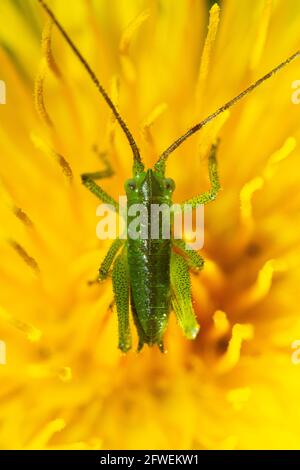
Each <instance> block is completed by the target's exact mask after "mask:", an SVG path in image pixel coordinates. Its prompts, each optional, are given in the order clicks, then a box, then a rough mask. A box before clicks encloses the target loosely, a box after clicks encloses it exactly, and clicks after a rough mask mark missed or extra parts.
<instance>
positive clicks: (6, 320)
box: [0, 0, 300, 449]
mask: <svg viewBox="0 0 300 470" xmlns="http://www.w3.org/2000/svg"><path fill="white" fill-rule="evenodd" d="M49 5H50V6H51V8H53V10H54V11H55V13H56V14H57V17H58V18H59V19H60V20H61V22H62V24H63V25H64V26H65V28H66V30H67V31H68V32H69V33H70V35H71V37H72V38H73V39H74V41H75V42H76V44H77V45H78V47H79V48H80V50H81V51H82V52H83V54H84V56H85V57H86V58H87V60H88V61H89V62H90V64H91V65H92V66H93V68H94V69H95V70H96V72H97V74H98V75H99V77H100V79H101V81H102V83H103V84H104V86H105V87H106V89H107V90H109V92H110V94H111V96H112V98H113V101H114V102H115V103H116V104H117V106H118V108H119V110H120V112H121V114H122V116H123V117H124V118H125V119H126V121H127V123H128V125H129V127H130V129H131V130H132V132H133V134H134V135H135V137H136V139H137V141H138V144H139V147H140V149H141V152H142V155H143V158H144V161H145V163H146V164H147V166H152V165H153V163H154V162H155V161H156V159H157V158H158V155H159V153H160V152H161V151H163V150H164V149H165V148H166V147H167V146H168V145H169V144H170V143H172V141H174V140H175V138H177V137H179V136H180V135H181V134H182V133H183V132H184V131H185V130H186V129H187V128H188V127H190V126H191V125H193V124H194V123H196V122H198V121H199V120H201V118H204V117H205V116H206V115H207V114H208V113H210V112H212V111H214V109H215V108H217V107H218V106H220V105H221V104H222V103H223V102H224V101H226V100H228V99H230V98H231V97H233V96H234V95H236V94H237V93H239V92H240V91H241V90H242V89H243V88H245V87H246V86H248V85H249V84H250V83H251V82H252V81H254V80H256V79H257V78H258V77H260V76H261V75H262V74H264V73H266V72H267V71H269V69H271V68H273V67H274V66H275V65H277V63H279V62H281V61H282V60H284V59H285V58H287V57H288V56H289V55H291V54H292V53H293V52H295V51H296V50H297V49H299V46H300V30H299V21H300V7H299V1H298V0H273V1H272V0H255V1H253V0H243V1H242V2H241V1H238V0H223V1H222V2H220V4H219V6H218V5H217V4H215V5H213V3H212V2H207V1H204V0H176V2H175V1H172V0H130V1H128V0H110V1H106V0H73V2H72V7H71V8H70V5H69V2H64V1H58V0H49ZM210 8H211V10H210ZM0 17H1V23H0V45H1V48H0V79H1V80H4V81H5V83H6V87H7V104H6V105H1V106H0V119H1V126H0V156H1V164H0V193H1V194H0V217H1V225H0V236H1V245H0V259H1V264H0V339H1V340H2V341H5V343H6V361H7V363H6V365H0V376H1V387H0V446H1V448H3V449H101V448H103V449H117V448H118V449H137V448H144V449H264V448H267V449H271V448H272V449H287V448H293V449H295V448H298V449H299V448H300V431H299V422H300V409H299V393H300V365H299V366H297V365H296V364H293V362H292V360H291V356H292V353H293V349H292V347H291V344H292V342H293V341H294V340H297V339H300V317H299V305H298V303H299V282H300V266H299V260H300V247H299V236H300V216H299V214H300V191H299V184H300V173H299V172H300V163H299V158H300V153H299V152H300V150H299V140H300V129H299V117H300V105H299V106H297V105H295V104H293V103H292V101H291V95H292V91H293V90H292V83H293V81H294V80H297V79H300V60H299V59H298V61H295V62H293V63H292V64H290V65H289V66H288V67H287V68H286V69H284V71H282V72H280V73H279V74H278V75H276V76H275V77H273V78H272V79H271V80H269V81H268V82H267V83H265V84H264V85H262V86H261V87H260V88H259V89H258V90H257V91H255V92H254V93H252V94H251V95H249V96H248V97H247V98H245V99H244V100H243V102H241V103H239V104H238V105H237V106H236V107H235V108H233V109H231V110H230V112H227V113H225V114H224V115H221V116H220V117H219V118H218V119H217V120H215V121H214V122H212V123H211V124H210V125H208V126H207V127H206V128H205V129H203V130H202V131H201V132H199V133H198V134H197V135H195V136H194V137H192V138H191V139H189V141H187V142H186V143H185V144H184V145H182V146H181V147H180V149H178V150H177V151H176V152H174V154H172V155H171V156H170V161H169V164H168V172H167V173H168V176H170V177H172V178H174V179H175V181H176V185H177V189H176V191H175V195H174V198H175V201H182V200H184V199H187V198H190V197H192V196H193V195H196V194H198V193H200V192H202V191H204V190H206V189H207V188H208V186H209V181H208V171H207V152H208V149H209V146H210V145H211V143H212V142H213V141H214V139H215V138H216V136H219V137H220V138H221V144H220V150H219V166H220V178H221V183H222V192H221V193H220V194H219V196H218V198H217V200H216V201H215V202H213V203H212V204H211V205H209V206H207V208H206V210H205V227H206V233H205V246H204V249H203V250H202V251H201V253H202V254H203V256H204V257H205V259H206V265H205V269H204V271H203V272H201V273H200V274H199V275H198V276H196V275H192V282H193V294H194V300H195V310H196V312H197V316H198V319H199V322H200V324H201V331H200V333H199V336H198V338H197V339H196V340H195V341H188V340H186V339H185V338H184V337H183V335H182V333H181V331H180V329H179V327H178V325H177V324H176V321H175V319H174V318H173V315H172V316H171V320H170V324H169V328H168V331H167V334H166V341H165V342H166V347H167V351H168V352H167V353H166V354H161V353H160V351H159V350H158V348H152V349H150V348H144V350H143V351H142V352H141V353H139V354H137V353H136V352H135V351H134V350H133V351H132V352H130V353H128V354H127V355H124V354H122V353H121V352H120V351H119V350H118V349H117V318H116V314H115V312H111V310H110V309H109V305H110V303H111V301H112V298H113V296H112V288H111V282H110V281H107V282H105V283H104V284H101V285H93V286H89V285H88V281H89V280H90V279H93V278H95V276H96V274H97V270H98V267H99V264H100V262H101V260H102V258H103V256H104V255H105V252H106V250H107V248H108V246H109V241H105V242H104V241H100V240H98V239H97V238H96V235H95V227H96V223H97V219H96V215H95V210H96V207H97V205H98V202H99V201H97V199H96V198H94V197H93V195H91V194H90V193H89V192H88V191H87V190H86V189H85V188H84V187H83V186H82V185H81V182H80V174H81V173H83V172H87V171H95V170H97V169H101V165H102V163H101V161H100V160H99V158H98V157H97V155H96V154H95V152H93V150H92V148H93V146H95V145H97V147H98V150H99V151H100V152H107V155H108V158H109V159H110V160H111V162H112V165H113V167H114V169H115V172H116V173H115V176H114V177H113V178H112V179H107V180H103V186H104V188H105V189H107V191H109V192H110V193H111V194H112V195H113V196H115V197H118V195H119V194H124V191H123V182H124V180H125V179H126V178H128V177H129V176H130V174H131V166H132V161H131V152H130V148H128V145H127V142H126V140H125V138H124V136H123V135H122V133H121V131H120V130H119V128H118V127H117V126H116V123H115V122H114V120H113V119H112V116H111V112H110V111H109V109H107V107H106V105H105V103H104V102H103V100H102V98H101V96H99V95H98V94H97V91H96V89H95V88H94V87H93V84H92V83H91V81H90V79H89V77H88V76H87V74H86V72H85V71H84V69H83V68H82V66H81V64H79V63H78V61H77V60H76V58H75V57H74V56H73V54H72V52H71V50H70V48H69V47H68V45H67V44H66V43H65V42H64V40H63V38H62V37H61V35H60V34H59V33H58V32H57V30H56V29H55V28H51V25H50V24H49V22H48V18H47V17H46V15H45V13H44V11H43V10H42V9H41V8H40V5H39V4H38V2H37V1H36V0H1V3H0ZM42 38H43V40H42ZM135 341H136V337H135Z"/></svg>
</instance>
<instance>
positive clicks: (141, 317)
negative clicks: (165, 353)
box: [128, 240, 171, 344]
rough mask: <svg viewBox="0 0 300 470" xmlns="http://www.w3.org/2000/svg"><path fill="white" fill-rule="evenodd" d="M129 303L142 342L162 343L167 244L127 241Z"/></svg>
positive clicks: (167, 304)
mask: <svg viewBox="0 0 300 470" xmlns="http://www.w3.org/2000/svg"><path fill="white" fill-rule="evenodd" d="M128 248H129V249H128V265H129V275H130V285H131V295H132V303H133V305H134V309H135V314H136V317H137V318H136V321H137V322H138V323H139V325H138V326H139V327H140V328H141V329H142V333H143V334H144V342H146V343H148V344H155V343H158V344H160V343H161V340H162V336H163V333H164V331H165V328H166V325H167V321H168V315H169V310H170V253H171V242H170V240H128Z"/></svg>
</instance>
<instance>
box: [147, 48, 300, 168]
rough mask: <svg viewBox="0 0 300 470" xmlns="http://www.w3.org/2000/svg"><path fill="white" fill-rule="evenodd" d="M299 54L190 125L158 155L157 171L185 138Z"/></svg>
mask: <svg viewBox="0 0 300 470" xmlns="http://www.w3.org/2000/svg"><path fill="white" fill-rule="evenodd" d="M299 56H300V50H298V51H297V52H295V54H293V55H291V56H290V57H289V58H288V59H286V60H285V61H284V62H282V63H281V64H279V65H277V67H275V68H274V69H273V70H271V71H270V72H269V73H267V74H266V75H264V76H263V77H261V78H259V79H258V80H257V81H256V82H254V83H252V85H250V86H249V87H248V88H246V89H245V90H244V91H242V92H241V93H240V94H239V95H237V96H235V97H234V98H232V99H231V100H230V101H227V103H225V104H223V106H221V107H220V108H218V109H217V110H216V111H215V112H214V113H212V114H210V115H209V116H207V117H206V118H205V119H203V121H201V122H199V123H198V124H196V125H195V126H193V127H191V128H190V129H189V130H188V131H187V132H186V133H185V134H183V135H182V136H181V137H179V139H177V140H175V142H173V144H171V145H170V146H169V147H168V148H167V149H166V150H165V151H164V152H163V153H162V154H161V155H160V157H159V159H158V161H157V163H156V164H155V168H156V169H157V170H158V171H162V172H164V167H165V163H166V161H167V158H168V156H169V155H170V153H172V152H174V150H176V149H177V147H179V146H180V145H181V144H182V143H183V142H184V141H185V140H187V139H188V138H189V137H190V136H191V135H193V134H195V132H198V131H199V130H200V129H202V127H204V126H205V125H206V124H208V123H209V122H210V121H212V120H213V119H215V118H216V117H217V116H219V114H221V113H224V111H226V109H228V108H231V107H232V106H234V105H235V104H236V103H237V102H238V101H240V100H241V99H242V98H244V96H246V95H248V93H251V91H253V90H254V89H255V88H257V87H259V85H261V84H262V83H263V82H264V81H266V80H268V79H269V78H271V77H272V76H273V75H274V74H275V73H277V72H279V70H281V69H282V68H283V67H285V66H286V65H288V64H289V63H290V62H292V61H293V60H294V59H296V58H297V57H299Z"/></svg>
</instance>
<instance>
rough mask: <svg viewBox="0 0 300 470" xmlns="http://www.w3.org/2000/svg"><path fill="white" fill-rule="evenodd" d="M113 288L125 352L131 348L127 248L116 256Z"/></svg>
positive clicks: (121, 342) (121, 343) (122, 345)
mask: <svg viewBox="0 0 300 470" xmlns="http://www.w3.org/2000/svg"><path fill="white" fill-rule="evenodd" d="M112 282H113V290H114V295H115V301H116V307H117V313H118V326H119V349H121V351H123V352H127V351H129V349H131V333H130V326H129V288H130V283H129V273H128V263H127V253H126V251H125V250H123V251H122V253H121V254H120V255H119V256H118V257H117V258H116V260H115V263H114V266H113V271H112Z"/></svg>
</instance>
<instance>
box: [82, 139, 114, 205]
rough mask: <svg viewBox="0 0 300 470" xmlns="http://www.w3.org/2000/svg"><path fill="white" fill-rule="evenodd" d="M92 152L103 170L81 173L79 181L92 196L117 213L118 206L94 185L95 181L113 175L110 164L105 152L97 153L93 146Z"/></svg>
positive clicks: (102, 190)
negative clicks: (101, 163)
mask: <svg viewBox="0 0 300 470" xmlns="http://www.w3.org/2000/svg"><path fill="white" fill-rule="evenodd" d="M93 150H94V151H95V152H96V153H97V155H98V156H99V158H100V159H101V160H102V162H103V163H104V165H105V169H104V170H102V171H94V172H90V173H83V174H82V175H81V181H82V183H83V184H84V186H85V187H86V188H88V189H89V190H90V191H91V192H92V193H93V194H95V196H97V197H98V198H99V199H100V200H101V201H102V202H104V203H105V204H110V205H112V206H113V207H114V208H115V209H116V210H117V211H118V210H119V204H118V203H117V202H116V201H115V200H114V199H113V198H112V197H111V196H110V195H109V194H108V193H107V192H106V191H104V189H102V188H101V186H99V185H98V184H97V183H95V180H100V179H103V178H109V177H110V176H112V175H113V174H114V171H113V169H112V166H111V163H110V162H109V160H108V158H107V156H106V153H105V152H99V151H98V149H97V147H95V146H94V147H93Z"/></svg>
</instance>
